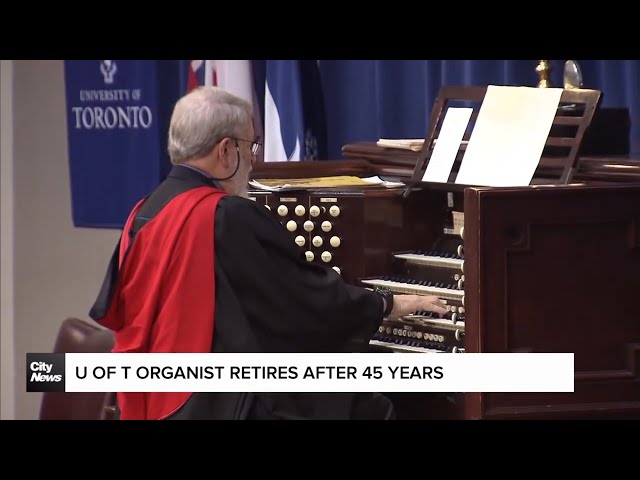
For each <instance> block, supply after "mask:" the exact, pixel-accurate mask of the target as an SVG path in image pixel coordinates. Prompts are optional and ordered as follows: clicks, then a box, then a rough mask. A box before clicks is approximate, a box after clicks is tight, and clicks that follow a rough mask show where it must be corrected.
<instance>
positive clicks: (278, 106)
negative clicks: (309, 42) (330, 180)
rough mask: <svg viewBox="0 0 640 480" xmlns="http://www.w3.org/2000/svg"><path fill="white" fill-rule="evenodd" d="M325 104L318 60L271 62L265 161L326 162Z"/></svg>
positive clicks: (267, 82) (267, 77)
mask: <svg viewBox="0 0 640 480" xmlns="http://www.w3.org/2000/svg"><path fill="white" fill-rule="evenodd" d="M324 122H325V119H324V102H323V96H322V89H321V83H320V77H319V69H318V63H317V61H316V60H267V61H266V67H265V97H264V129H265V139H264V161H265V162H287V161H288V162H297V161H300V160H324V159H326V138H325V125H324Z"/></svg>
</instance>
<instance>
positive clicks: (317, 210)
mask: <svg viewBox="0 0 640 480" xmlns="http://www.w3.org/2000/svg"><path fill="white" fill-rule="evenodd" d="M265 207H267V208H268V209H269V210H271V207H270V206H269V205H265ZM293 211H294V213H295V214H296V215H297V216H298V217H302V216H304V214H305V213H307V209H306V208H305V207H304V205H296V207H295V208H294V209H293ZM326 211H327V209H326V207H319V206H317V205H312V206H311V207H309V215H311V216H312V217H318V216H320V214H321V213H325V212H326ZM276 212H278V215H280V216H281V217H286V216H287V215H289V207H287V206H286V205H279V206H278V208H277V210H276ZM329 215H331V216H332V217H338V216H339V215H340V207H338V206H337V205H331V206H330V207H329Z"/></svg>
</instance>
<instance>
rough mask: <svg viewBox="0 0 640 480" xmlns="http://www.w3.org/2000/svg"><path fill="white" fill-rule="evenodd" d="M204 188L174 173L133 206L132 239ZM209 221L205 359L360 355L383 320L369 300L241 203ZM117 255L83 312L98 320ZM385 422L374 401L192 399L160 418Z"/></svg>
mask: <svg viewBox="0 0 640 480" xmlns="http://www.w3.org/2000/svg"><path fill="white" fill-rule="evenodd" d="M203 186H214V187H215V186H216V184H215V182H213V181H212V180H210V179H209V178H207V177H206V176H205V175H203V174H202V173H200V172H198V171H195V170H193V169H190V168H188V167H185V166H174V167H173V169H172V171H171V172H170V174H169V176H168V178H167V179H166V180H165V181H164V182H163V183H162V184H161V185H160V186H159V187H158V188H157V189H156V191H155V192H153V193H152V194H151V195H150V196H149V198H147V199H146V201H145V202H144V203H143V204H142V206H141V208H140V210H139V212H138V214H137V216H136V220H135V221H134V222H133V228H132V230H133V231H132V233H133V235H134V238H135V235H136V233H137V232H138V231H139V230H140V229H141V228H143V227H144V225H145V224H146V222H148V221H149V219H152V218H154V217H155V216H156V215H158V214H159V212H162V211H163V209H164V208H165V207H166V206H167V205H169V204H170V202H172V201H173V200H174V199H175V198H179V196H180V194H181V193H183V192H185V191H187V190H190V189H197V188H200V187H203ZM212 215H213V213H212ZM214 222H215V223H214V225H215V227H214V232H215V237H214V238H215V239H214V259H215V261H214V270H215V271H214V272H212V273H213V274H214V275H215V322H214V324H215V329H214V333H213V335H212V339H211V351H212V352H342V351H349V350H352V349H364V348H365V347H366V345H367V343H368V340H369V338H371V336H372V335H373V334H374V332H375V331H376V330H377V328H378V326H379V325H380V324H381V322H382V317H383V302H382V299H381V297H380V296H379V295H378V294H376V293H373V292H371V291H368V290H365V289H363V288H359V287H356V286H352V285H348V284H346V283H345V282H344V281H343V279H342V278H341V277H340V275H338V274H337V273H336V272H335V271H334V270H333V269H331V268H328V267H324V266H321V265H316V264H311V263H309V262H308V261H307V260H306V258H305V255H304V251H303V250H302V249H301V248H300V247H298V246H297V245H296V244H295V243H294V242H293V241H292V240H291V237H290V236H289V234H288V232H286V230H285V229H284V227H283V226H282V225H281V224H280V223H279V222H278V221H277V220H276V219H275V218H274V217H273V215H272V214H271V213H270V212H269V211H268V210H267V209H266V208H265V207H264V206H262V205H259V204H256V203H255V202H253V201H251V200H249V199H245V198H241V197H237V196H232V195H225V196H223V197H222V198H220V200H219V202H218V203H217V208H216V210H215V217H214ZM134 241H135V240H134ZM117 257H118V249H116V252H114V259H112V263H111V266H110V269H109V272H108V273H107V276H106V278H105V281H104V284H103V287H102V290H101V292H100V295H99V297H98V299H97V301H96V303H95V305H94V307H93V308H92V311H91V317H92V318H94V319H95V320H97V321H100V318H101V317H103V316H104V314H105V312H106V311H107V309H108V308H109V305H110V302H112V299H113V289H114V285H115V284H116V281H117V277H118V275H117V272H118V268H117V266H116V263H117V260H115V259H116V258H117ZM185 313H188V312H185ZM390 416H392V408H391V406H390V404H389V403H388V401H387V400H386V398H385V397H383V396H381V395H376V394H367V393H357V394H350V393H317V394H315V393H313V394H312V393H291V394H281V393H256V394H252V393H247V392H239V393H211V392H197V393H194V394H192V395H191V396H190V397H189V399H188V401H187V402H186V403H185V404H184V405H183V406H182V407H181V408H180V409H179V410H178V411H177V412H175V413H173V414H172V415H171V416H170V417H169V418H171V419H234V418H249V419H251V418H260V419H278V418H292V419H296V418H300V419H350V418H389V417H390Z"/></svg>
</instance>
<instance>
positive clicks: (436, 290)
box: [362, 279, 464, 301]
mask: <svg viewBox="0 0 640 480" xmlns="http://www.w3.org/2000/svg"><path fill="white" fill-rule="evenodd" d="M362 283H365V284H367V285H373V286H374V287H387V288H390V289H391V290H392V291H394V292H397V293H410V294H414V295H436V296H438V297H442V298H448V299H451V300H461V301H462V299H463V298H464V290H456V289H453V288H442V287H427V286H426V285H418V284H414V283H403V282H394V281H391V280H381V279H372V280H362Z"/></svg>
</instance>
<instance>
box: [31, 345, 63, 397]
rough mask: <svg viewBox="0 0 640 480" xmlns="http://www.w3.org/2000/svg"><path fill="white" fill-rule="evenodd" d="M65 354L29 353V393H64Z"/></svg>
mask: <svg viewBox="0 0 640 480" xmlns="http://www.w3.org/2000/svg"><path fill="white" fill-rule="evenodd" d="M64 368H65V367H64V353H27V392H64V391H65V382H64Z"/></svg>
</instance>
